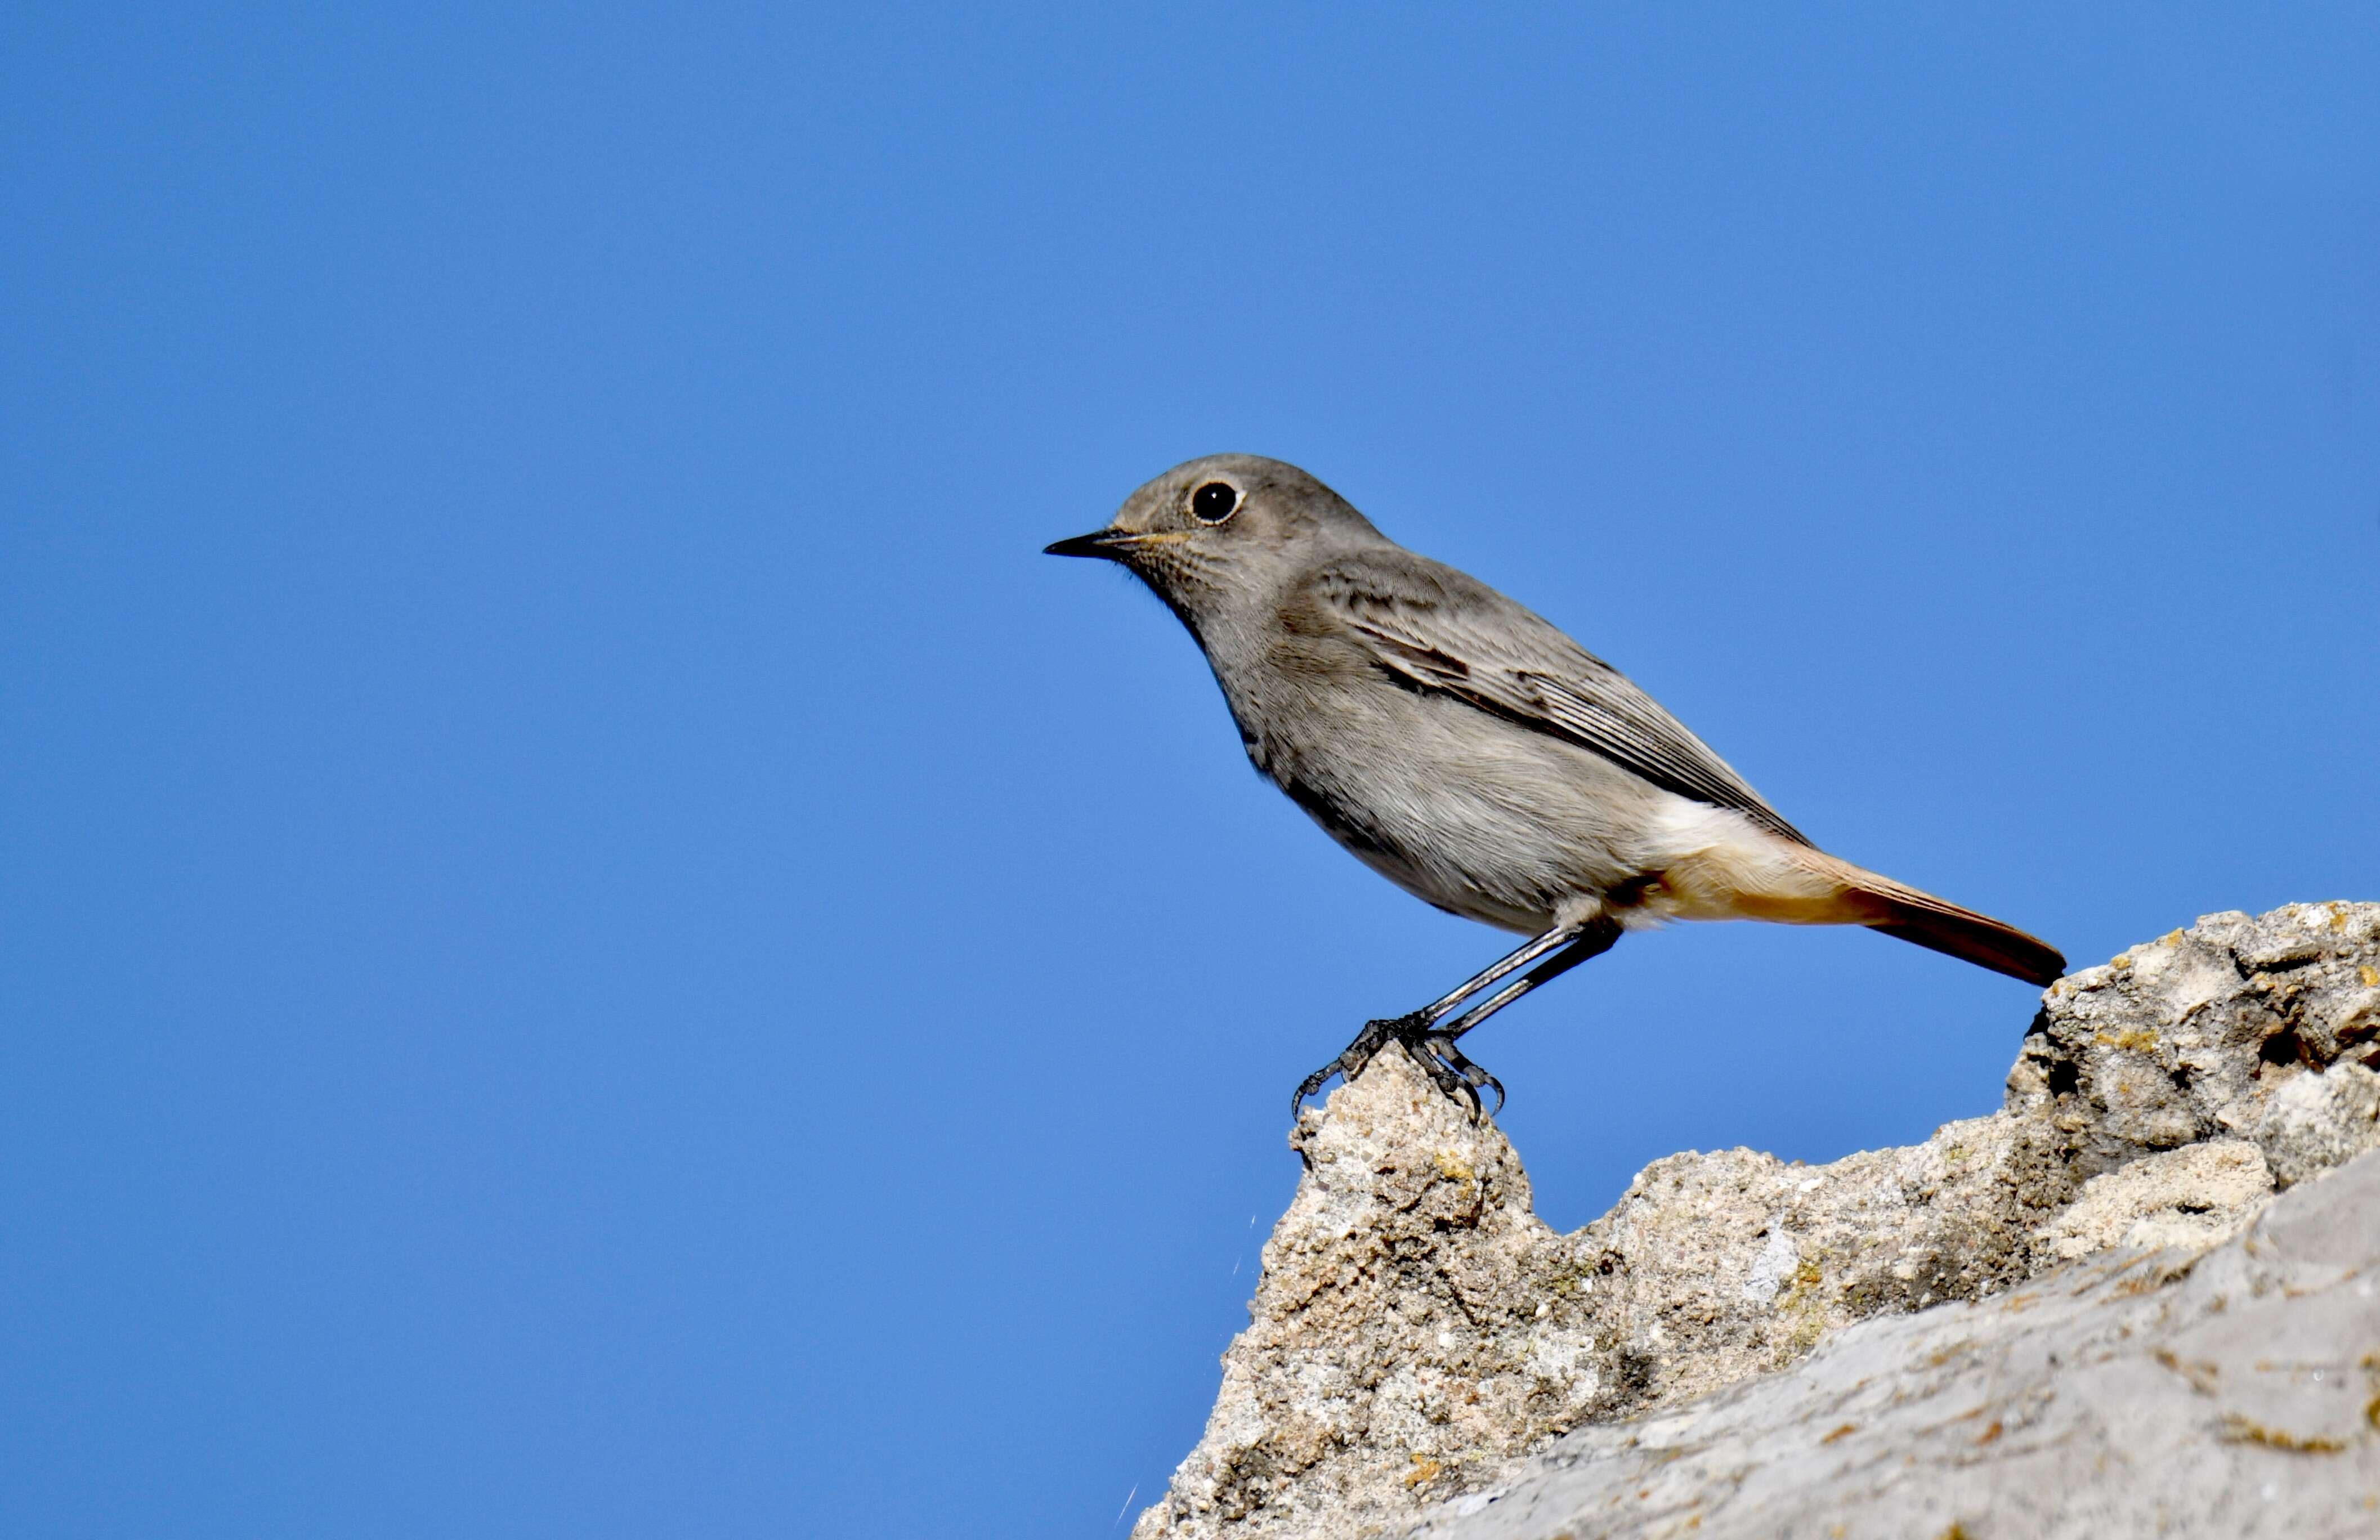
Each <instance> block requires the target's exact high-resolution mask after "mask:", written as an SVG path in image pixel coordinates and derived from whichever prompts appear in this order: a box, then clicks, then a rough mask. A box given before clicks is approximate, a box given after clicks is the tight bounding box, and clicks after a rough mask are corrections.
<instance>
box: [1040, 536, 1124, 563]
mask: <svg viewBox="0 0 2380 1540" xmlns="http://www.w3.org/2000/svg"><path fill="white" fill-rule="evenodd" d="M1131 542H1132V537H1131V536H1130V535H1128V534H1126V533H1125V532H1124V531H1123V530H1121V529H1095V530H1093V531H1091V533H1089V534H1087V535H1076V536H1075V538H1074V539H1072V540H1058V541H1054V542H1052V543H1051V544H1049V545H1045V546H1043V547H1042V548H1041V554H1042V555H1044V556H1098V557H1101V558H1103V559H1105V560H1107V561H1111V562H1114V561H1121V560H1122V559H1123V548H1124V547H1125V546H1127V545H1129V544H1130V543H1131Z"/></svg>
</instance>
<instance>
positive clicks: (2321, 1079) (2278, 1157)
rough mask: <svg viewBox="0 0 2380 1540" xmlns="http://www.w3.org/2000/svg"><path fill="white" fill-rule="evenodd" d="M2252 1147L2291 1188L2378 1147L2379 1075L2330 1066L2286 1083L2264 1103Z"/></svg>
mask: <svg viewBox="0 0 2380 1540" xmlns="http://www.w3.org/2000/svg"><path fill="white" fill-rule="evenodd" d="M2256 1142H2257V1143H2258V1144H2259V1145H2261V1146H2264V1150H2265V1158H2266V1159H2267V1160H2269V1161H2271V1162H2272V1167H2273V1174H2274V1175H2275V1176H2276V1177H2277V1178H2279V1180H2280V1184H2281V1185H2282V1186H2284V1187H2293V1186H2295V1185H2297V1184H2298V1183H2299V1182H2303V1181H2305V1180H2306V1179H2307V1178H2308V1177H2311V1176H2316V1175H2319V1174H2321V1173H2322V1172H2323V1171H2325V1170H2329V1169H2330V1168H2331V1167H2333V1166H2339V1165H2344V1164H2346V1163H2347V1162H2348V1161H2350V1160H2351V1159H2353V1158H2355V1157H2357V1156H2359V1155H2361V1154H2362V1153H2363V1152H2364V1151H2365V1150H2368V1149H2371V1148H2373V1147H2374V1146H2380V1074H2374V1073H2372V1072H2371V1071H2370V1070H2367V1069H2365V1068H2364V1067H2363V1066H2362V1065H2361V1064H2333V1065H2332V1066H2331V1067H2330V1068H2329V1069H2328V1070H2327V1071H2325V1073H2321V1074H2301V1075H2298V1076H2295V1077H2294V1078H2292V1079H2290V1080H2289V1081H2288V1082H2286V1083H2285V1084H2283V1085H2282V1086H2281V1088H2280V1089H2279V1090H2277V1091H2276V1092H2274V1093H2273V1095H2272V1098H2271V1100H2269V1101H2267V1102H2266V1103H2265V1115H2264V1118H2263V1120H2262V1121H2261V1122H2258V1123H2257V1125H2256Z"/></svg>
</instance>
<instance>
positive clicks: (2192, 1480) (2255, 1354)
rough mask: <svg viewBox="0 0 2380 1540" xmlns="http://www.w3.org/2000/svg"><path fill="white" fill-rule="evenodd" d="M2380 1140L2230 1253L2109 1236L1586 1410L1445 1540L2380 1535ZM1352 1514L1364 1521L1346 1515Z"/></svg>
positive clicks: (2307, 1538) (2283, 1203) (2274, 1211)
mask: <svg viewBox="0 0 2380 1540" xmlns="http://www.w3.org/2000/svg"><path fill="white" fill-rule="evenodd" d="M1328 1533H1333V1534H1360V1533H1364V1531H1362V1530H1361V1529H1357V1528H1354V1527H1352V1526H1350V1527H1342V1528H1340V1529H1337V1530H1333V1531H1330V1532H1328ZM1402 1533H1403V1534H1409V1535H1412V1536H1415V1537H1416V1540H1418V1537H1420V1536H1428V1537H1430V1540H1556V1537H1558V1536H1561V1535H1570V1536H1573V1537H1575V1540H1587V1537H1589V1536H1594V1537H1597V1540H1621V1537H1630V1540H1636V1537H1642V1540H1652V1537H1654V1536H1670V1535H1685V1534H1692V1535H1694V1536H1695V1537H1696V1540H1865V1537H1868V1536H1878V1537H1881V1536H1891V1537H1894V1540H1903V1537H1916V1540H1937V1537H1940V1536H1946V1535H1955V1536H1961V1537H1964V1540H2126V1537H2130V1536H2141V1537H2143V1540H2146V1537H2147V1536H2151V1535H2168V1536H2172V1535H2203V1536H2210V1537H2212V1536H2220V1537H2222V1540H2253V1537H2258V1536H2272V1537H2273V1540H2348V1537H2350V1536H2357V1537H2362V1540H2369V1537H2370V1536H2373V1535H2374V1534H2380V1156H2372V1157H2366V1158H2363V1159H2361V1160H2358V1161H2356V1162H2355V1163H2354V1164H2353V1165H2352V1166H2350V1167H2349V1168H2347V1169H2346V1170H2341V1171H2338V1172H2336V1173H2334V1174H2332V1175H2330V1176H2328V1177H2326V1178H2325V1179H2324V1180H2322V1181H2319V1182H2310V1183H2308V1184H2306V1185H2304V1186H2301V1187H2299V1188H2297V1189H2295V1190H2293V1191H2291V1192H2290V1193H2289V1194H2287V1195H2285V1196H2283V1197H2282V1198H2281V1199H2280V1200H2279V1201H2277V1202H2276V1203H2274V1204H2272V1205H2271V1206H2270V1207H2267V1208H2265V1210H2264V1211H2263V1213H2262V1215H2261V1216H2260V1217H2259V1218H2258V1219H2257V1220H2256V1221H2255V1223H2254V1224H2253V1226H2252V1227H2251V1228H2250V1229H2249V1230H2248V1231H2246V1233H2244V1234H2242V1235H2240V1236H2239V1237H2237V1238H2235V1239H2233V1240H2231V1241H2228V1242H2227V1243H2224V1244H2222V1245H2221V1246H2220V1247H2219V1248H2217V1249H2216V1250H2214V1251H2212V1252H2203V1251H2202V1250H2200V1249H2193V1248H2190V1247H2184V1248H2181V1249H2179V1250H2166V1251H2154V1252H2141V1251H2119V1252H2114V1253H2103V1254H2101V1255H2100V1256H2098V1257H2096V1258H2094V1259H2093V1260H2091V1261H2087V1262H2081V1263H2076V1264H2073V1265H2071V1266H2070V1267H2066V1268H2064V1269H2061V1270H2059V1271H2056V1272H2053V1273H2050V1274H2049V1275H2047V1276H2046V1277H2044V1278H2042V1279H2036V1280H2034V1282H2031V1283H2028V1284H2026V1285H2024V1286H2023V1287H2022V1288H2021V1289H2018V1290H2015V1291H2011V1292H2009V1293H2005V1294H2001V1295H1998V1296H1996V1297H1994V1298H1991V1299H1987V1300H1977V1301H1973V1302H1972V1303H1962V1304H1949V1305H1945V1306H1943V1307H1942V1308H1940V1309H1937V1310H1926V1311H1921V1312H1919V1313H1918V1314H1916V1315H1913V1316H1888V1317H1884V1318H1881V1319H1878V1320H1875V1321H1870V1322H1867V1323H1864V1325H1861V1326H1858V1327H1854V1328H1852V1329H1851V1330H1849V1331H1846V1332H1844V1333H1843V1334H1842V1335H1841V1336H1840V1337H1839V1338H1837V1339H1836V1340H1833V1341H1831V1342H1829V1343H1828V1344H1827V1345H1826V1346H1825V1347H1822V1348H1820V1349H1819V1350H1818V1351H1817V1352H1815V1353H1814V1354H1812V1355H1811V1356H1810V1357H1809V1358H1807V1359H1805V1360H1803V1362H1802V1363H1800V1364H1796V1365H1794V1366H1793V1367H1792V1368H1791V1369H1789V1370H1787V1371H1786V1372H1784V1373H1782V1374H1779V1375H1772V1376H1767V1377H1765V1378H1760V1379H1755V1380H1752V1381H1749V1382H1748V1383H1746V1384H1743V1385H1741V1386H1738V1387H1736V1388H1733V1389H1731V1390H1728V1391H1725V1392H1723V1393H1721V1394H1720V1395H1718V1396H1715V1397H1713V1398H1711V1399H1710V1400H1708V1401H1701V1402H1698V1403H1696V1404H1695V1405H1694V1406H1693V1407H1690V1408H1687V1409H1685V1410H1682V1411H1680V1412H1677V1413H1668V1414H1665V1415H1661V1416H1657V1417H1653V1418H1649V1419H1645V1420H1640V1421H1636V1422H1631V1423H1626V1424H1622V1425H1617V1426H1597V1427H1590V1428H1583V1429H1581V1430H1579V1431H1578V1432H1576V1433H1573V1434H1572V1435H1571V1436H1570V1437H1567V1438H1564V1439H1562V1440H1560V1442H1559V1443H1557V1444H1555V1445H1554V1446H1553V1447H1552V1448H1551V1449H1548V1451H1547V1452H1546V1453H1545V1454H1543V1455H1541V1456H1539V1457H1537V1458H1536V1459H1535V1460H1532V1461H1528V1462H1527V1463H1526V1464H1525V1465H1524V1467H1523V1468H1522V1469H1521V1470H1519V1471H1517V1472H1515V1473H1513V1475H1512V1477H1511V1478H1510V1479H1509V1480H1508V1481H1507V1482H1506V1483H1504V1484H1503V1485H1501V1486H1500V1487H1499V1488H1497V1489H1494V1490H1490V1491H1486V1492H1480V1493H1475V1494H1473V1495H1472V1496H1470V1497H1467V1498H1461V1499H1458V1500H1457V1501H1455V1502H1453V1503H1450V1504H1446V1505H1444V1506H1442V1507H1441V1508H1439V1510H1437V1511H1436V1512H1435V1513H1434V1514H1433V1515H1432V1516H1431V1517H1430V1518H1429V1519H1428V1520H1427V1521H1426V1522H1422V1523H1420V1524H1417V1525H1413V1526H1410V1527H1403V1528H1402Z"/></svg>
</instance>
